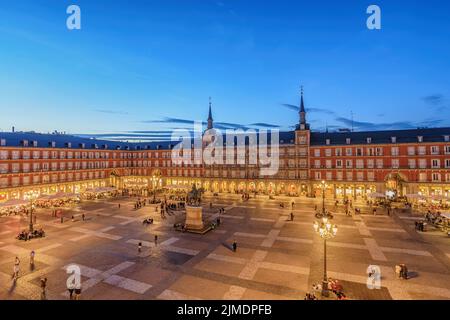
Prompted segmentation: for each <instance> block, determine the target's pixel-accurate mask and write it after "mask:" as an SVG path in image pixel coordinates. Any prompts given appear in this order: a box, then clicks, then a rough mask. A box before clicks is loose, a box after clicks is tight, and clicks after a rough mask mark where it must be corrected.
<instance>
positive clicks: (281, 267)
mask: <svg viewBox="0 0 450 320" xmlns="http://www.w3.org/2000/svg"><path fill="white" fill-rule="evenodd" d="M259 267H260V268H264V269H269V270H273V271H281V272H291V273H296V274H302V275H309V271H310V269H309V268H302V267H297V266H291V265H285V264H279V263H273V262H261V263H260V265H259Z"/></svg>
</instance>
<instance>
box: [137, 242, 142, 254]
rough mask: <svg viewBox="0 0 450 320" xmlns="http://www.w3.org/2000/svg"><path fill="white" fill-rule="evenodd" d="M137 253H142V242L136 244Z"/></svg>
mask: <svg viewBox="0 0 450 320" xmlns="http://www.w3.org/2000/svg"><path fill="white" fill-rule="evenodd" d="M138 252H139V253H141V252H142V242H139V243H138Z"/></svg>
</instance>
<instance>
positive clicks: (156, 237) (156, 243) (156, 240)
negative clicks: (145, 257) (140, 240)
mask: <svg viewBox="0 0 450 320" xmlns="http://www.w3.org/2000/svg"><path fill="white" fill-rule="evenodd" d="M157 245H158V235H157V234H155V246H157Z"/></svg>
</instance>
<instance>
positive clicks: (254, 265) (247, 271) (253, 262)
mask: <svg viewBox="0 0 450 320" xmlns="http://www.w3.org/2000/svg"><path fill="white" fill-rule="evenodd" d="M267 254H268V252H267V251H261V250H257V251H256V252H255V253H254V255H253V257H252V258H251V259H250V261H248V263H247V264H246V266H245V267H244V269H242V271H241V273H240V274H239V276H238V278H240V279H246V280H251V279H253V277H254V276H255V274H256V272H257V271H258V268H259V264H260V262H262V261H263V260H264V259H265V258H266V256H267Z"/></svg>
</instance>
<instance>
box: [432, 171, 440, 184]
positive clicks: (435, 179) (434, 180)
mask: <svg viewBox="0 0 450 320" xmlns="http://www.w3.org/2000/svg"><path fill="white" fill-rule="evenodd" d="M431 177H432V179H433V182H439V181H441V174H440V173H433V174H432V175H431Z"/></svg>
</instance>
